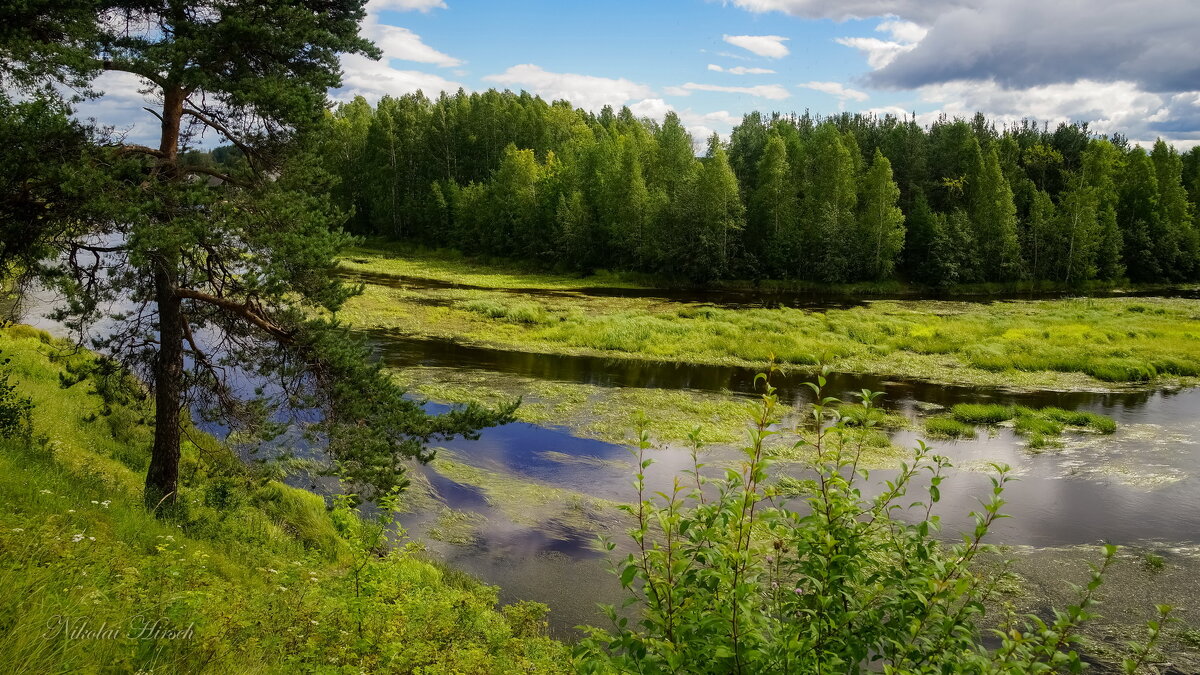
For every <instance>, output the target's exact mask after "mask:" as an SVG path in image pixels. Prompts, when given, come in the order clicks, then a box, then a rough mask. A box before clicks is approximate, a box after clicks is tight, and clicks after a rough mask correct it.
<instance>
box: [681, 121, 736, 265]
mask: <svg viewBox="0 0 1200 675" xmlns="http://www.w3.org/2000/svg"><path fill="white" fill-rule="evenodd" d="M694 195H695V197H694V198H695V204H696V208H695V231H694V232H691V233H690V234H689V236H687V237H685V238H684V239H683V240H682V242H681V243H683V244H684V248H683V249H682V250H680V252H679V253H678V254H677V255H678V256H679V258H680V264H681V266H682V269H683V271H684V273H685V274H686V275H687V276H688V277H690V278H691V279H694V280H697V281H709V280H712V279H719V278H721V277H722V276H724V275H725V273H726V272H727V270H728V269H729V260H730V257H731V248H732V241H733V239H734V237H735V236H736V235H737V233H738V232H739V231H741V229H742V228H743V226H744V224H745V214H746V209H745V207H744V206H743V205H742V199H741V195H740V193H739V189H738V182H737V176H735V175H734V173H733V168H732V167H731V166H730V165H729V158H728V156H727V155H726V154H725V149H724V148H722V147H721V141H720V139H719V138H718V137H717V136H716V134H713V137H712V138H710V139H709V141H708V156H707V157H705V159H704V162H703V168H702V169H701V172H700V174H699V180H698V184H697V186H696V189H695V192H694Z"/></svg>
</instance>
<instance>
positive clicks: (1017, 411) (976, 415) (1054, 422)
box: [925, 403, 1117, 449]
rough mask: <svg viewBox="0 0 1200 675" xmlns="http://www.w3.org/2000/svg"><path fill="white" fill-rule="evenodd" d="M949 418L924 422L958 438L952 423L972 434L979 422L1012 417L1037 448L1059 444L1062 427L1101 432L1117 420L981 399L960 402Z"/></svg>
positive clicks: (1112, 428)
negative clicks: (997, 403) (1058, 437)
mask: <svg viewBox="0 0 1200 675" xmlns="http://www.w3.org/2000/svg"><path fill="white" fill-rule="evenodd" d="M950 415H951V417H950V418H949V419H945V418H941V421H937V422H936V423H935V424H933V426H931V425H930V423H931V422H935V420H939V418H931V419H930V420H927V422H926V427H925V428H926V431H927V432H928V433H930V435H931V436H933V437H935V438H936V437H938V436H939V435H940V436H941V437H944V438H957V437H959V436H958V435H957V434H956V433H955V427H954V425H952V424H950V423H951V422H953V423H954V424H957V425H961V427H959V429H958V431H960V432H961V433H964V434H966V437H973V436H974V435H975V427H976V426H978V425H990V426H991V425H997V424H1000V423H1002V422H1008V421H1009V420H1012V421H1013V430H1014V431H1016V432H1017V433H1018V434H1020V435H1022V436H1025V437H1027V438H1028V439H1029V447H1030V448H1031V449H1039V448H1045V447H1050V446H1054V445H1058V444H1059V443H1058V441H1056V440H1054V439H1055V437H1057V436H1060V435H1062V432H1063V429H1064V427H1073V428H1076V429H1091V430H1092V431H1096V432H1099V433H1102V434H1111V433H1113V432H1115V431H1116V430H1117V423H1116V422H1115V421H1114V420H1113V419H1112V418H1111V417H1106V416H1104V415H1101V414H1099V413H1093V412H1086V411H1071V410H1063V409H1062V408H1054V407H1048V408H1042V409H1040V410H1034V409H1032V408H1026V407H1024V406H1007V405H996V404H982V403H960V404H958V405H955V406H954V407H953V408H952V409H951V410H950Z"/></svg>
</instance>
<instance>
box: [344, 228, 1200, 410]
mask: <svg viewBox="0 0 1200 675" xmlns="http://www.w3.org/2000/svg"><path fill="white" fill-rule="evenodd" d="M361 255H362V256H364V257H353V256H352V259H353V260H357V261H360V262H351V263H347V264H348V265H354V266H356V269H360V270H362V271H384V272H387V271H388V270H391V271H393V272H394V271H395V270H397V269H402V268H403V269H408V268H409V267H412V268H413V269H411V270H409V272H410V273H411V272H413V271H414V270H415V271H420V267H419V266H421V265H433V266H434V267H437V270H436V271H435V273H436V274H438V275H441V277H442V278H443V280H455V281H461V282H463V283H468V282H469V283H473V284H474V285H480V286H486V287H488V288H495V289H496V290H495V291H487V290H483V291H480V290H469V291H467V290H464V291H439V295H438V297H439V298H441V299H447V298H451V299H452V301H451V306H449V307H446V306H428V305H422V304H420V303H416V302H414V301H413V297H412V295H411V293H407V292H406V293H400V292H397V291H396V290H395V289H389V288H384V287H382V286H377V285H374V286H373V285H370V284H368V285H367V289H366V292H365V294H364V295H363V296H361V297H359V298H355V299H354V300H352V301H351V302H350V303H349V304H348V306H347V307H346V309H345V310H344V311H343V313H342V317H343V318H344V319H345V320H346V321H348V322H349V323H351V324H353V325H357V326H361V327H364V328H391V329H396V330H399V331H402V332H404V333H407V334H409V335H414V336H429V337H453V338H455V339H457V340H462V341H467V342H475V343H478V344H486V345H490V346H494V347H499V348H504V349H513V350H520V351H531V352H544V353H555V354H596V355H606V356H619V357H622V358H642V359H653V360H661V361H673V362H680V363H706V364H728V365H742V366H751V367H763V366H765V365H766V364H767V363H768V362H770V361H771V360H772V359H774V360H775V361H776V362H778V363H782V364H784V365H790V366H798V367H812V366H814V365H815V364H816V363H817V362H818V361H820V360H822V359H823V358H824V359H825V360H826V361H827V362H828V363H829V365H831V366H832V367H833V368H835V369H836V370H839V371H843V372H856V373H871V374H878V375H887V376H895V377H908V378H918V379H925V380H934V381H942V382H961V383H965V384H981V385H989V384H990V385H999V384H1003V385H1008V386H1024V387H1045V386H1069V387H1074V388H1079V387H1092V388H1104V387H1106V386H1109V387H1111V385H1112V384H1121V383H1134V384H1138V383H1149V382H1156V381H1162V380H1164V379H1181V378H1182V379H1183V381H1185V382H1188V381H1191V380H1190V379H1188V378H1196V377H1200V316H1198V315H1197V313H1196V311H1195V301H1190V300H1186V299H1167V298H1136V299H1135V298H1103V299H1065V300H1039V301H1002V302H993V303H990V304H984V303H973V302H951V301H941V300H905V301H875V302H870V303H868V304H867V305H865V306H862V307H853V308H849V309H829V310H828V311H824V312H813V311H809V310H805V309H795V308H774V309H767V308H741V309H731V308H723V307H715V306H711V305H702V304H689V303H678V302H664V301H662V300H658V299H654V298H620V297H586V296H572V295H564V294H561V293H560V294H557V295H539V294H537V293H536V290H535V289H536V288H539V287H540V288H547V289H563V288H571V287H576V286H578V285H579V280H578V279H577V278H571V277H565V276H554V275H528V274H525V273H520V272H517V271H514V270H511V269H507V268H502V269H500V270H493V269H491V268H488V267H482V266H478V265H467V264H466V263H463V265H464V266H463V267H461V268H460V267H459V266H458V265H457V263H456V264H455V265H451V266H449V267H447V266H446V265H445V264H444V263H441V262H430V260H429V259H428V258H421V257H417V258H413V259H408V258H403V257H400V258H384V257H380V256H378V255H377V254H374V255H372V254H369V253H367V252H363V253H362V254H361ZM426 271H427V272H428V271H429V270H426ZM522 289H524V291H526V292H525V293H524V294H521V295H514V294H513V293H511V292H508V291H509V290H518V291H520V290H522Z"/></svg>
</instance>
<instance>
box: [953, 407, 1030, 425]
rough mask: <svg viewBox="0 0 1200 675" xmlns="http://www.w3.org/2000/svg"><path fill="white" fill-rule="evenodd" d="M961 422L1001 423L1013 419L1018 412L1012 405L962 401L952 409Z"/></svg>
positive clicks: (955, 417)
mask: <svg viewBox="0 0 1200 675" xmlns="http://www.w3.org/2000/svg"><path fill="white" fill-rule="evenodd" d="M950 414H951V415H953V416H954V419H956V420H958V421H959V422H965V423H967V424H999V423H1001V422H1006V421H1008V420H1010V419H1012V418H1013V417H1014V416H1015V415H1016V414H1017V413H1016V410H1015V409H1013V407H1012V406H1005V405H994V404H987V403H960V404H958V405H956V406H954V407H953V408H952V409H951V410H950Z"/></svg>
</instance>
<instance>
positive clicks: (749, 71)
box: [708, 63, 775, 75]
mask: <svg viewBox="0 0 1200 675" xmlns="http://www.w3.org/2000/svg"><path fill="white" fill-rule="evenodd" d="M708 69H709V70H711V71H713V72H717V73H729V74H731V75H770V74H772V73H774V72H775V71H773V70H771V69H770V68H747V67H746V66H734V67H732V68H722V67H721V66H718V65H717V64H715V63H710V64H708Z"/></svg>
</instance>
